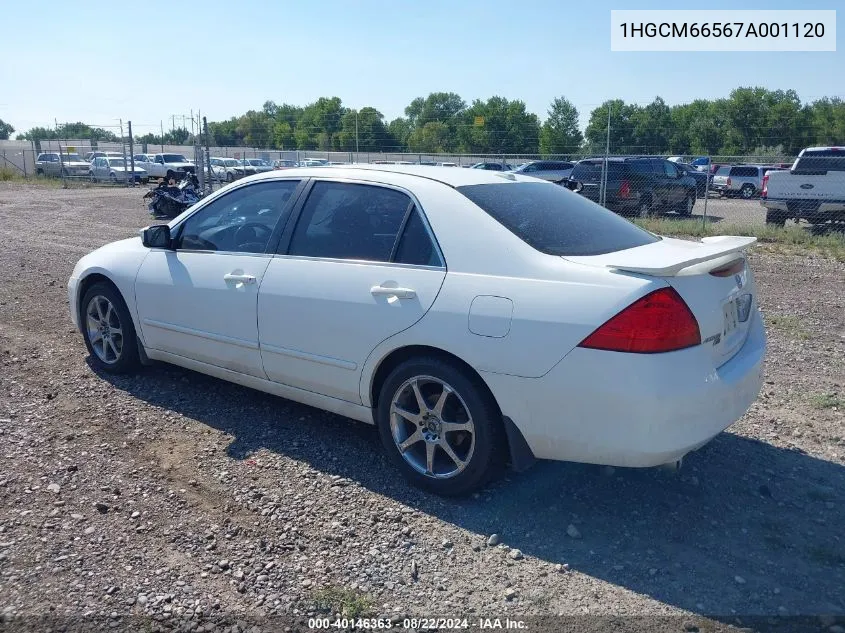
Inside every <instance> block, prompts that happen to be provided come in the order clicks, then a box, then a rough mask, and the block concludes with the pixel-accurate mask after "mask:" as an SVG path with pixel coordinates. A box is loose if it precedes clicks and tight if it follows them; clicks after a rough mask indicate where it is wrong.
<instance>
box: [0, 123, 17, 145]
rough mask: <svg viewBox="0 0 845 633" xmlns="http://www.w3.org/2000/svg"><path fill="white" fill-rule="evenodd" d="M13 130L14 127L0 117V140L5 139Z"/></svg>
mask: <svg viewBox="0 0 845 633" xmlns="http://www.w3.org/2000/svg"><path fill="white" fill-rule="evenodd" d="M14 131H15V128H13V127H12V126H11V124H9V123H6V122H5V121H4V120H3V119H0V141H5V140H6V139H7V138H9V136H11V135H12V133H13V132H14Z"/></svg>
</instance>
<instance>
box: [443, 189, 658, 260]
mask: <svg viewBox="0 0 845 633" xmlns="http://www.w3.org/2000/svg"><path fill="white" fill-rule="evenodd" d="M457 190H458V191H459V192H460V193H462V194H463V195H465V196H466V197H467V198H469V199H470V200H472V201H473V202H474V203H475V204H476V205H478V206H479V207H481V208H482V209H483V210H484V211H486V212H487V213H489V214H490V215H491V216H493V218H494V219H496V220H497V221H498V222H500V223H501V224H502V225H503V226H505V228H507V229H508V230H509V231H511V232H512V233H513V234H514V235H516V236H517V237H518V238H520V239H521V240H522V241H523V242H525V243H526V244H528V245H530V246H532V247H534V248H536V249H537V250H538V251H540V252H542V253H546V254H547V255H562V256H576V255H603V254H605V253H613V252H616V251H622V250H625V249H628V248H634V247H636V246H643V245H645V244H651V243H653V242H657V241H659V240H660V238H659V237H656V236H654V235H652V234H651V233H649V232H648V231H644V230H643V229H641V228H639V227H638V226H636V225H634V224H632V223H630V222H628V221H627V220H624V219H623V218H621V217H619V216H618V215H616V214H615V213H613V212H611V211H608V210H607V209H605V208H604V207H600V206H599V205H597V204H595V203H594V202H590V201H589V200H587V199H586V198H584V197H583V196H579V195H578V194H576V193H573V192H571V191H569V190H568V189H566V188H564V187H561V186H560V185H555V184H551V183H544V182H537V183H533V182H517V183H507V182H505V183H501V184H498V183H497V184H484V185H466V186H463V187H457Z"/></svg>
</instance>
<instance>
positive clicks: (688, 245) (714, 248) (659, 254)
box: [564, 235, 757, 277]
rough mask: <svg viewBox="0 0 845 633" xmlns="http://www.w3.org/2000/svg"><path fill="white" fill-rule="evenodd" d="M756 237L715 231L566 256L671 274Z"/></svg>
mask: <svg viewBox="0 0 845 633" xmlns="http://www.w3.org/2000/svg"><path fill="white" fill-rule="evenodd" d="M756 241H757V238H756V237H739V236H733V235H714V236H712V237H705V238H702V240H701V241H700V242H690V241H687V240H678V239H674V238H670V237H665V238H663V239H661V240H660V241H659V242H654V243H652V244H646V245H645V246H637V247H636V248H630V249H627V250H624V251H617V252H615V253H607V254H606V255H584V256H578V257H565V258H564V259H566V260H568V261H571V262H574V263H576V264H587V265H590V266H601V267H603V268H610V269H612V270H620V271H626V272H632V273H642V274H644V275H654V276H655V277H674V276H675V275H677V274H678V273H679V272H680V271H682V270H683V269H685V268H689V267H690V266H694V265H695V264H700V263H701V262H706V261H709V260H713V259H718V258H720V257H724V256H725V255H730V254H731V253H738V252H741V251H744V250H746V249H747V248H748V247H749V246H751V245H752V244H754V242H756Z"/></svg>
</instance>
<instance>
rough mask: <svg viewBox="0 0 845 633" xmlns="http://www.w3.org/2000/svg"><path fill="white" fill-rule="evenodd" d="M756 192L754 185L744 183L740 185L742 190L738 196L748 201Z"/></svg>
mask: <svg viewBox="0 0 845 633" xmlns="http://www.w3.org/2000/svg"><path fill="white" fill-rule="evenodd" d="M756 191H757V190H756V189H755V188H754V185H751V184H748V183H746V184H744V185H742V188H741V189H740V190H739V195H740V196H741V197H742V198H743V199H745V200H750V199H751V198H753V197H754V194H755V193H756Z"/></svg>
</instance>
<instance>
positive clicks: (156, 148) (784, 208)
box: [0, 122, 845, 227]
mask: <svg viewBox="0 0 845 633" xmlns="http://www.w3.org/2000/svg"><path fill="white" fill-rule="evenodd" d="M127 127H128V130H127V131H128V134H126V135H124V136H123V137H122V138H123V140H122V141H118V142H114V141H111V142H105V141H99V142H95V141H92V140H89V139H62V140H55V139H54V140H42V141H41V142H40V143H34V142H30V141H0V174H6V175H7V176H8V175H10V174H11V175H12V176H15V177H22V178H26V179H32V178H56V179H61V180H62V181H63V182H64V183H65V184H70V183H73V182H75V181H76V182H80V181H84V182H87V183H91V184H92V185H98V186H124V187H134V186H145V185H148V183H152V184H156V183H157V182H159V181H160V180H161V179H164V178H166V176H167V175H168V174H169V173H170V171H171V170H169V169H168V167H167V165H172V164H173V163H182V162H183V163H185V164H186V165H190V167H185V168H184V169H185V170H186V171H191V172H193V173H194V174H195V175H196V176H197V178H198V181H199V184H200V187H201V188H203V189H204V190H206V191H209V190H213V189H214V188H217V187H220V186H222V185H224V184H226V183H228V182H232V181H234V180H237V179H239V178H242V177H244V176H247V175H251V174H254V173H258V172H262V171H269V170H272V169H286V168H290V167H295V166H315V165H335V164H367V165H380V164H408V165H439V166H449V167H454V168H459V169H460V168H482V169H488V170H496V171H514V172H515V173H522V174H525V175H529V176H534V177H538V178H543V179H546V180H551V181H554V182H565V183H566V186H568V187H569V188H571V189H573V190H575V191H577V192H578V193H579V194H580V195H583V196H585V197H587V198H589V199H591V200H593V201H595V202H597V203H598V204H601V205H602V206H605V207H607V208H609V209H611V210H613V211H615V212H617V213H620V214H622V215H625V216H630V217H639V218H657V217H660V218H668V219H679V220H684V219H686V220H700V221H701V222H702V224H706V223H708V222H709V223H713V222H720V223H724V225H726V226H732V227H741V226H761V225H765V224H772V225H776V226H781V225H784V223H785V222H787V221H802V222H803V221H806V222H809V223H812V224H816V225H818V224H824V223H833V224H835V225H836V226H837V227H841V226H842V225H843V224H844V223H845V210H843V204H845V166H843V161H845V151H840V150H838V149H835V148H834V149H830V150H828V151H827V154H829V156H816V157H815V158H813V160H810V161H809V162H808V161H807V160H805V162H804V165H805V166H806V167H805V168H803V169H798V170H796V171H790V169H791V168H792V167H793V163H794V161H795V157H791V156H665V155H660V156H653V155H636V156H631V155H617V154H613V153H603V154H600V155H596V154H565V155H555V156H548V155H545V156H541V155H536V154H533V155H532V154H504V155H484V154H455V153H449V154H436V153H428V154H426V153H418V152H417V153H409V152H393V153H386V152H332V151H314V150H270V149H263V148H257V147H225V146H210V145H207V144H205V141H206V138H207V137H206V135H205V134H201V133H200V134H195V135H194V137H193V141H194V142H193V143H191V144H187V145H168V144H151V143H136V142H135V141H134V140H133V138H132V136H131V123H128V126H127ZM197 128H198V129H201V128H200V127H199V122H197ZM819 151H821V150H819ZM817 153H818V152H817ZM822 153H824V152H822ZM173 171H176V170H175V168H174V170H173ZM6 179H8V178H6ZM770 182H771V190H770V188H769V183H770Z"/></svg>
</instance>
